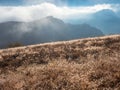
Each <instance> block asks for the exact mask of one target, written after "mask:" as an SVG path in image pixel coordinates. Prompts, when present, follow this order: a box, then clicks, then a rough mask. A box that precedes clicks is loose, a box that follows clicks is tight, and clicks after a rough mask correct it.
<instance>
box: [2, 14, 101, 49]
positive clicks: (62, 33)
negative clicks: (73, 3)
mask: <svg viewBox="0 0 120 90" xmlns="http://www.w3.org/2000/svg"><path fill="white" fill-rule="evenodd" d="M0 31H1V33H0V41H1V42H2V43H0V46H1V47H2V46H5V45H7V44H9V43H12V42H21V43H24V44H25V45H29V44H37V43H44V42H51V41H52V42H53V41H63V40H71V39H78V38H85V37H94V36H102V35H103V33H102V32H101V31H100V30H99V29H97V28H95V27H91V26H90V25H88V24H79V25H72V24H67V23H64V22H63V21H62V20H60V19H57V18H54V17H52V16H48V17H45V18H42V19H40V20H36V21H32V22H14V21H10V22H4V23H0Z"/></svg>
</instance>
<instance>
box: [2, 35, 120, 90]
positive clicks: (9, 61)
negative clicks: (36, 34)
mask: <svg viewBox="0 0 120 90" xmlns="http://www.w3.org/2000/svg"><path fill="white" fill-rule="evenodd" d="M0 89H1V90H3V89H4V90H20V89H22V90H26V89H27V90H29V89H31V90H48V89H49V90H59V89H60V90H62V89H64V90H85V89H86V90H92V89H94V90H97V89H99V90H104V89H107V90H114V89H115V90H119V89H120V35H113V36H105V37H97V38H87V39H79V40H73V41H66V42H55V43H46V44H38V45H32V46H25V47H20V48H12V49H4V50H0Z"/></svg>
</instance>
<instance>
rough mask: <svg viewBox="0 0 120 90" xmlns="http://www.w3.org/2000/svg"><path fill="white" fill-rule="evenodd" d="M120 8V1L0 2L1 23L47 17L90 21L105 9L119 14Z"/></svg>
mask: <svg viewBox="0 0 120 90" xmlns="http://www.w3.org/2000/svg"><path fill="white" fill-rule="evenodd" d="M119 7H120V0H0V14H1V15H0V22H5V21H32V20H38V19H40V18H43V17H46V16H54V17H56V18H60V19H62V20H67V19H70V18H73V19H74V18H76V19H77V18H88V19H89V16H90V15H92V14H93V13H96V12H98V11H101V10H104V9H109V10H112V11H114V12H116V13H117V14H119V11H120V9H119Z"/></svg>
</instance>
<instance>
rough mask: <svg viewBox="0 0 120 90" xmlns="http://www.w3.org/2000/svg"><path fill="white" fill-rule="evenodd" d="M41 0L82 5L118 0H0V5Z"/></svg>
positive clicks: (41, 0) (14, 4)
mask: <svg viewBox="0 0 120 90" xmlns="http://www.w3.org/2000/svg"><path fill="white" fill-rule="evenodd" d="M43 2H49V3H53V4H56V5H58V6H62V5H68V6H84V5H95V4H118V3H120V0H0V5H3V6H4V5H7V6H8V5H9V6H11V5H12V6H17V5H33V4H34V5H35V4H39V3H43Z"/></svg>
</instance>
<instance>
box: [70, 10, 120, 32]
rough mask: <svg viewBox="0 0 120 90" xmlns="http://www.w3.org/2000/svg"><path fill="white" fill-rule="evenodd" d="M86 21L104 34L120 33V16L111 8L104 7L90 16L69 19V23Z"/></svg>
mask: <svg viewBox="0 0 120 90" xmlns="http://www.w3.org/2000/svg"><path fill="white" fill-rule="evenodd" d="M72 22H74V23H87V24H89V25H91V26H95V27H97V28H98V29H100V30H102V32H103V33H105V34H120V17H119V16H118V15H117V14H116V13H115V12H114V11H112V10H109V9H105V10H102V11H99V12H96V13H94V14H93V15H91V16H90V18H89V19H88V18H83V19H79V20H73V21H72V20H71V23H72Z"/></svg>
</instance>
